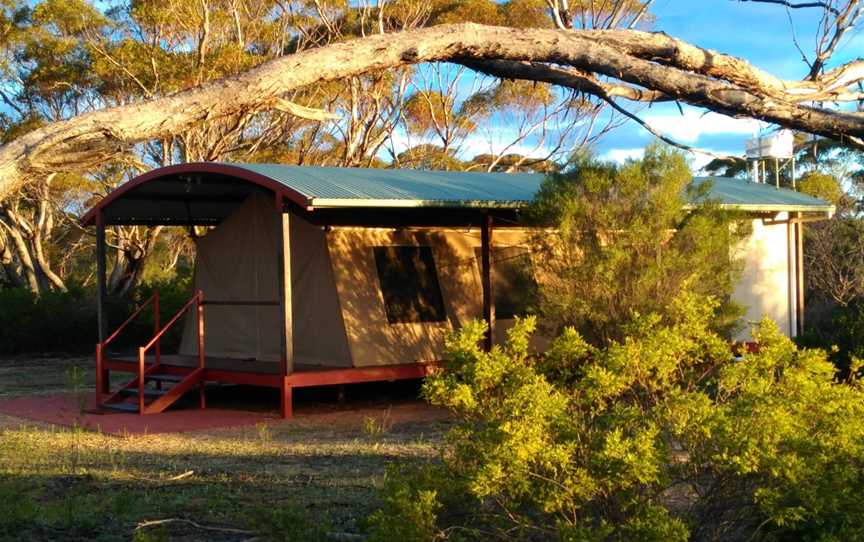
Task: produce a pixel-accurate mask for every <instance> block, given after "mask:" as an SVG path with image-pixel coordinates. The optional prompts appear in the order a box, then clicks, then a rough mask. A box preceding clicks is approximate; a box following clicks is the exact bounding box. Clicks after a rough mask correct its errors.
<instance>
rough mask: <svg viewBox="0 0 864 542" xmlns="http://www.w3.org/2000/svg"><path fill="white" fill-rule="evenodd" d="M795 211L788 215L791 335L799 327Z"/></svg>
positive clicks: (788, 295) (787, 268) (787, 267)
mask: <svg viewBox="0 0 864 542" xmlns="http://www.w3.org/2000/svg"><path fill="white" fill-rule="evenodd" d="M793 216H794V213H792V211H789V212H788V213H787V217H786V270H787V273H786V276H787V278H786V282H787V285H788V291H787V297H788V302H787V307H788V309H787V311H788V313H789V327H788V329H789V336H790V337H794V336H795V333H796V331H797V329H798V324H797V316H798V310H797V307H798V300H797V299H796V297H797V295H796V294H797V293H798V289H797V287H796V285H795V284H796V282H797V276H798V270H797V269H796V265H797V264H796V262H797V257H796V256H795V220H794V218H793Z"/></svg>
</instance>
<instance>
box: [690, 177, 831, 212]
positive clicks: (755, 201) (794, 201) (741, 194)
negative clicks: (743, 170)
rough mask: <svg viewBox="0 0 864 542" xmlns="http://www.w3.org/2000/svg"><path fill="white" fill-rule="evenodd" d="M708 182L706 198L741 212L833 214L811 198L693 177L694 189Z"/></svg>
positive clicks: (735, 181) (769, 187)
mask: <svg viewBox="0 0 864 542" xmlns="http://www.w3.org/2000/svg"><path fill="white" fill-rule="evenodd" d="M705 182H710V183H711V190H710V192H709V193H708V198H710V199H711V200H714V201H717V202H719V203H720V204H722V205H723V206H724V207H728V208H730V209H740V210H743V211H811V212H825V213H833V212H834V206H833V205H831V204H830V203H827V202H825V201H822V200H820V199H818V198H814V197H813V196H808V195H807V194H802V193H801V192H796V191H795V190H790V189H788V188H777V187H775V186H773V185H770V184H764V183H754V182H750V181H744V180H741V179H732V178H729V177H696V178H694V179H693V183H694V184H696V185H699V184H702V183H705Z"/></svg>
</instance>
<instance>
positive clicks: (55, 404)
mask: <svg viewBox="0 0 864 542" xmlns="http://www.w3.org/2000/svg"><path fill="white" fill-rule="evenodd" d="M94 406H95V400H94V398H93V397H89V398H88V399H87V403H86V405H85V410H90V409H92V408H93V407H94ZM0 414H6V415H9V416H15V417H18V418H24V419H27V420H33V421H39V422H46V423H52V424H55V425H63V426H66V427H72V426H75V425H77V426H78V427H83V428H85V429H90V430H93V431H101V432H103V433H110V434H114V435H143V434H155V433H180V432H185V431H198V430H203V429H219V428H226V427H241V426H248V425H255V424H257V423H261V422H273V421H274V420H277V419H279V418H278V416H277V415H276V414H274V413H267V412H244V411H242V410H226V409H218V408H208V409H204V410H200V409H197V408H189V409H176V410H168V411H166V412H162V413H160V414H150V415H146V416H139V415H138V414H127V413H123V412H118V413H113V412H110V413H106V414H91V413H86V412H85V413H84V414H81V408H80V403H79V402H78V399H77V398H76V397H75V396H74V395H70V394H62V395H27V396H23V397H13V398H9V399H0Z"/></svg>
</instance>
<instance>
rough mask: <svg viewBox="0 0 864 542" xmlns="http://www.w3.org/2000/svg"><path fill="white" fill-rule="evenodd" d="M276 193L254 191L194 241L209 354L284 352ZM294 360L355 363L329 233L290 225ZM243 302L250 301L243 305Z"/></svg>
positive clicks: (187, 341) (191, 346)
mask: <svg viewBox="0 0 864 542" xmlns="http://www.w3.org/2000/svg"><path fill="white" fill-rule="evenodd" d="M281 225H282V221H281V220H280V217H279V213H278V212H277V210H276V207H275V205H274V203H273V197H272V195H269V194H266V193H263V192H258V191H256V192H254V193H252V194H251V195H250V196H249V197H248V198H247V199H246V201H245V202H244V203H243V204H242V205H241V206H240V207H239V208H238V209H237V210H236V211H234V212H233V213H232V214H231V215H230V216H229V217H228V218H226V219H225V220H224V221H223V222H222V223H221V224H220V225H219V226H217V227H216V228H214V229H213V230H211V231H210V232H208V233H207V234H206V235H204V236H203V237H201V238H199V239H197V240H196V243H195V244H196V249H197V257H196V265H195V277H194V285H195V288H196V289H200V290H202V291H203V292H204V293H205V296H206V297H205V301H207V305H206V307H207V310H206V318H205V337H206V342H205V345H206V355H207V356H212V357H220V358H231V359H236V360H238V361H239V362H240V363H242V360H256V361H269V362H278V361H279V360H280V357H281V346H280V342H281V336H280V334H279V331H278V330H279V329H280V325H281V324H280V322H281V319H280V316H279V304H278V299H279V290H278V288H279V281H278V276H277V269H278V268H279V266H278V265H277V254H278V250H277V243H278V242H279V239H280V236H279V235H278V228H280V227H281ZM290 233H291V235H290V239H291V245H292V250H291V253H292V259H293V261H292V274H291V281H292V286H293V288H292V290H293V291H294V292H297V293H298V295H295V296H294V299H293V310H294V314H295V319H296V322H297V323H296V325H297V328H296V330H297V333H296V338H295V342H294V356H295V363H297V364H300V365H321V366H331V367H348V366H350V365H351V361H350V356H349V353H348V346H347V342H346V338H345V327H344V325H343V324H342V315H341V312H340V310H339V303H338V300H337V298H336V291H335V286H334V283H333V280H334V279H333V273H332V266H331V265H330V261H329V253H328V251H327V246H326V242H325V234H324V232H323V231H322V230H321V229H320V228H316V227H314V226H312V225H311V224H309V223H308V222H306V221H304V220H301V219H297V220H294V221H292V223H291V232H290ZM243 303H249V304H248V305H244V304H243ZM195 325H196V322H195V320H194V318H188V319H187V321H186V325H185V329H184V333H183V340H182V343H181V347H180V353H181V354H187V355H194V354H195V353H197V348H198V346H197V342H196V341H197V339H196V331H195Z"/></svg>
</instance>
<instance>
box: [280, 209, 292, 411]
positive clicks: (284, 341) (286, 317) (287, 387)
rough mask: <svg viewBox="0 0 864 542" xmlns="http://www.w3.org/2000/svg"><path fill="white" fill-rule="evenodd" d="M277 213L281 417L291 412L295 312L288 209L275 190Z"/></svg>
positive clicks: (289, 214) (289, 213)
mask: <svg viewBox="0 0 864 542" xmlns="http://www.w3.org/2000/svg"><path fill="white" fill-rule="evenodd" d="M276 216H277V220H278V225H277V227H278V230H279V235H278V236H277V243H278V246H277V247H276V254H277V256H276V269H277V276H278V278H277V280H278V281H279V284H278V287H279V317H280V321H281V330H280V333H279V335H280V337H281V342H280V350H281V356H280V358H281V362H282V367H281V368H282V380H281V385H280V391H281V393H280V397H281V400H280V403H281V407H282V408H281V410H282V417H283V418H290V417H291V415H292V390H291V383H290V381H289V376H290V375H291V373H292V372H294V314H293V306H292V305H293V303H292V293H291V212H290V211H286V210H285V202H284V199H283V197H282V194H276Z"/></svg>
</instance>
